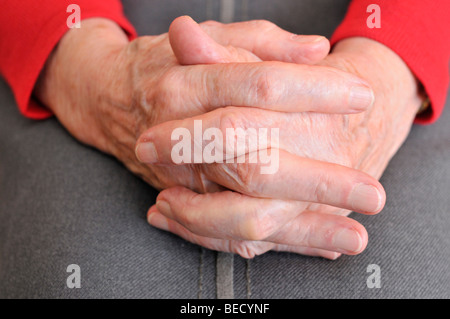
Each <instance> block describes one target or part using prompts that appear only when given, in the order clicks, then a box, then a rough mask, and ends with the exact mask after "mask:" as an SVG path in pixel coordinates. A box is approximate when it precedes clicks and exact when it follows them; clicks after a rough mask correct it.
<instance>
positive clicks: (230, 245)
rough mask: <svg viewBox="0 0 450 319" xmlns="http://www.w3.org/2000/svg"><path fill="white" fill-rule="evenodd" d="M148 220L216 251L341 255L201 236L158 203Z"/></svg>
mask: <svg viewBox="0 0 450 319" xmlns="http://www.w3.org/2000/svg"><path fill="white" fill-rule="evenodd" d="M147 220H148V222H149V224H150V225H152V226H153V227H156V228H158V229H161V230H164V231H169V232H171V233H173V234H175V235H177V236H180V237H181V238H183V239H185V240H187V241H189V242H191V243H193V244H197V245H200V246H203V247H205V248H208V249H212V250H216V251H223V252H228V253H235V254H239V255H240V256H241V257H243V258H253V257H255V256H256V255H261V254H263V253H265V252H267V251H269V250H274V251H278V252H291V253H295V254H300V255H305V256H312V257H323V258H326V259H331V260H336V259H337V258H339V257H340V256H341V254H340V253H337V252H331V251H326V250H323V249H317V248H310V247H296V246H289V245H274V244H272V243H268V242H255V241H239V240H225V239H217V238H209V237H203V236H199V235H196V234H194V233H192V232H191V231H189V230H188V229H187V228H186V227H184V226H182V225H181V224H180V223H178V222H176V221H174V220H172V219H170V218H167V217H165V216H164V215H162V214H161V213H160V212H159V211H158V210H157V208H156V205H154V206H152V207H151V208H150V210H149V211H148V215H147Z"/></svg>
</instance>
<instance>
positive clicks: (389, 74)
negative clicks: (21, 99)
mask: <svg viewBox="0 0 450 319" xmlns="http://www.w3.org/2000/svg"><path fill="white" fill-rule="evenodd" d="M185 23H186V21H185ZM90 24H92V29H90V26H91V25H90ZM262 27H264V28H267V30H266V31H267V32H266V34H270V32H278V33H277V34H276V35H274V40H271V41H272V46H271V50H270V51H271V52H267V50H265V49H264V48H266V47H267V46H266V45H265V44H266V43H258V41H257V40H255V43H250V44H249V40H248V39H247V40H246V41H240V40H241V39H239V37H238V39H236V36H235V35H236V32H235V31H236V30H235V29H236V28H243V29H244V30H245V32H241V33H239V34H240V37H243V38H244V40H245V34H246V32H247V33H248V34H254V33H255V32H256V31H258V32H260V31H261V28H262ZM204 28H205V30H206V31H207V32H208V34H210V35H211V36H212V37H213V38H214V39H215V40H216V41H218V42H219V43H221V44H224V45H228V46H226V47H223V49H219V48H218V47H211V50H210V51H208V50H205V51H204V52H202V51H200V53H202V54H195V55H193V54H191V55H189V52H188V51H189V50H184V51H183V50H181V49H182V48H183V45H182V44H181V45H179V48H177V47H176V43H175V46H174V43H172V47H174V50H172V47H171V45H170V43H169V37H168V35H167V34H166V35H161V36H157V37H141V38H138V39H137V40H134V41H133V42H131V43H128V42H127V39H126V37H125V36H124V34H123V33H122V31H121V30H120V29H118V28H117V26H115V25H114V24H113V23H111V22H109V21H105V20H102V19H90V20H86V21H84V22H83V28H82V29H81V30H83V32H87V33H84V34H82V35H81V34H75V33H74V32H72V31H70V32H68V34H67V35H66V36H65V37H64V38H63V39H62V40H61V42H60V44H59V46H58V48H57V50H56V51H55V52H54V53H53V55H52V58H51V59H50V60H49V63H48V64H47V66H46V68H45V70H44V72H43V73H42V76H41V79H40V81H39V83H38V85H37V88H36V95H37V96H38V97H39V98H40V100H41V101H42V102H43V103H44V104H46V105H47V106H49V108H51V109H52V110H53V111H54V113H55V114H56V116H57V117H58V119H59V120H60V121H61V122H62V124H63V125H64V126H65V127H66V128H67V129H68V130H69V131H70V132H71V133H72V134H73V135H74V136H75V137H76V138H77V139H79V140H80V141H82V142H84V143H86V144H88V145H92V146H94V147H96V148H98V149H100V150H102V151H104V152H107V153H109V154H112V155H114V156H115V157H117V158H118V159H119V160H120V161H122V162H123V163H124V164H125V165H126V166H127V167H128V168H129V169H130V170H131V171H133V172H134V173H135V174H137V175H139V176H141V177H142V178H143V179H145V180H146V181H147V182H149V183H150V184H151V185H153V186H155V187H156V188H158V189H166V190H165V191H163V192H162V193H161V194H160V196H159V198H158V204H157V206H153V207H152V208H151V209H150V211H149V222H150V223H151V224H152V225H154V226H156V227H159V228H162V229H165V230H170V231H172V232H174V233H176V234H178V235H180V236H182V237H184V238H185V239H187V240H190V241H192V242H195V243H198V244H200V245H203V246H205V247H208V248H212V249H217V250H223V251H232V252H236V253H239V254H240V255H242V256H244V257H253V256H254V255H256V254H261V253H263V252H265V251H268V250H271V249H274V250H284V251H293V252H297V253H303V254H309V255H317V256H323V257H326V258H331V259H334V258H337V257H338V256H339V254H340V253H346V254H357V253H360V252H361V251H362V250H364V248H365V245H366V244H367V233H366V231H365V229H364V228H363V226H362V225H360V224H359V223H357V222H356V221H354V220H352V219H349V218H347V217H342V216H339V215H346V214H348V212H349V209H354V210H358V211H359V212H362V213H378V212H379V211H380V210H381V208H382V206H383V204H384V191H383V189H382V187H381V185H379V184H378V182H377V181H376V180H375V179H374V178H373V177H375V178H378V177H380V176H381V174H382V172H383V170H384V169H385V167H386V165H387V163H388V161H389V159H390V158H391V157H392V156H393V154H394V153H395V152H396V151H397V149H398V148H399V147H400V145H401V144H402V142H403V140H404V139H405V137H406V136H407V133H408V131H409V129H410V126H411V123H412V120H413V118H414V115H415V112H416V110H417V108H418V105H419V104H420V100H419V97H418V94H417V84H416V82H415V79H414V77H413V76H412V74H411V73H410V71H409V70H408V68H407V67H406V65H404V63H403V62H402V61H401V60H400V58H398V57H397V56H396V55H395V54H394V53H393V52H391V51H390V50H389V49H387V48H385V47H384V46H382V45H380V44H378V43H375V42H373V41H370V40H367V39H349V40H345V41H343V42H341V43H340V44H338V45H337V46H336V47H335V49H334V52H333V54H331V55H330V56H328V57H327V58H325V60H323V61H321V62H320V64H322V65H323V66H326V68H324V67H318V66H312V67H306V66H301V68H302V69H298V70H300V71H301V72H306V75H307V76H303V77H298V81H300V83H303V84H302V85H300V86H296V87H294V89H291V90H290V91H289V92H290V93H292V92H293V93H292V94H290V95H289V96H288V97H289V99H288V100H283V97H284V96H287V95H286V94H283V95H274V94H273V91H272V90H273V87H274V85H273V84H276V83H278V79H271V80H269V81H267V74H273V73H277V72H284V73H281V74H279V75H280V79H283V78H286V77H287V76H288V75H290V76H292V77H293V78H295V76H296V75H298V74H299V73H300V71H296V72H295V73H292V72H291V69H290V68H291V66H292V67H293V66H294V64H290V65H284V64H283V65H281V62H267V64H265V65H264V66H261V67H262V68H256V67H255V68H248V67H247V68H245V67H242V64H234V63H233V62H254V63H258V61H260V60H261V59H264V60H280V61H285V62H294V63H314V62H317V61H320V60H322V58H324V57H325V55H326V53H325V54H323V52H327V50H328V47H327V45H328V44H327V43H325V42H323V41H322V42H320V41H319V42H315V43H314V44H312V45H311V44H307V45H304V44H301V45H300V46H299V45H298V44H295V45H296V47H294V44H292V43H291V42H289V43H290V44H289V45H292V46H293V48H289V45H286V43H287V42H288V41H286V39H285V38H283V36H284V37H286V36H287V35H286V34H285V33H280V32H281V31H279V30H277V31H273V30H275V28H274V26H273V25H271V24H268V23H265V22H258V25H256V26H255V25H252V24H247V25H239V24H236V25H233V26H231V27H230V26H222V25H220V24H216V23H209V24H207V25H206V26H204ZM233 28H234V29H233ZM86 29H88V30H86ZM176 34H177V33H176V32H175V37H173V41H175V42H176V41H177V39H176V38H177V37H176ZM280 34H281V35H283V36H280ZM98 39H103V41H98ZM277 39H278V40H277ZM171 40H172V39H171ZM239 41H240V42H239ZM277 41H279V42H277ZM235 42H239V43H235ZM230 45H231V46H230ZM237 46H242V48H237ZM207 47H208V46H207ZM180 48H181V49H180ZM185 49H186V48H185ZM245 49H249V51H247V50H245ZM177 50H181V51H178V52H177ZM173 51H175V52H177V55H175V54H174V53H173ZM250 51H252V52H250ZM299 51H301V52H302V54H301V55H299V54H297V53H296V52H299ZM183 52H184V53H186V56H183ZM286 52H291V53H290V54H286ZM196 53H199V52H198V51H197V52H196ZM189 56H190V57H191V58H189ZM192 56H195V57H196V58H192ZM196 59H197V60H196ZM179 60H181V61H182V62H184V63H182V64H185V66H182V65H180V63H179ZM199 63H203V65H193V64H199ZM212 63H219V64H212ZM204 64H208V65H204ZM187 65H191V66H187ZM255 65H256V64H255ZM74 66H76V67H74ZM258 67H259V65H258ZM298 68H300V65H298ZM313 68H314V69H313ZM255 70H256V71H255ZM261 70H262V71H261ZM279 70H284V71H279ZM306 70H307V71H306ZM338 70H345V71H348V72H349V73H344V72H340V71H338ZM351 73H353V74H355V75H357V76H358V77H361V78H363V79H365V80H366V81H367V82H369V84H370V86H371V87H372V88H373V90H374V92H375V98H376V99H375V104H373V105H371V104H372V103H371V101H369V103H366V104H367V105H366V106H363V107H359V108H356V109H355V105H354V104H353V105H348V104H349V103H348V92H349V90H350V89H351V87H353V86H354V85H359V86H368V85H367V83H366V82H364V81H361V80H359V78H358V77H356V76H355V77H354V76H351V75H350V74H351ZM252 76H253V77H252ZM261 78H263V79H265V80H264V81H260V79H261ZM305 78H307V79H308V80H309V81H306V80H305ZM323 78H326V79H331V80H329V81H330V82H332V83H334V82H333V81H335V83H336V85H335V86H331V87H332V88H335V90H334V91H333V90H332V89H330V86H329V85H327V83H328V84H329V83H330V82H327V81H324V82H321V80H320V79H323ZM333 79H334V80H333ZM211 80H212V81H211ZM239 81H241V82H239ZM228 82H229V83H230V84H228ZM292 82H293V81H290V83H292ZM198 83H200V85H199V84H198ZM236 83H237V84H236ZM261 83H263V84H262V86H261ZM294 83H297V82H296V81H295V82H294ZM203 84H204V85H203ZM211 84H212V86H211ZM271 84H272V85H271ZM233 85H235V86H233ZM246 85H247V86H246ZM228 86H229V87H228ZM218 88H219V90H218ZM239 88H244V89H245V90H244V89H242V92H240V91H239ZM261 88H263V89H262V90H261ZM252 90H254V91H252ZM275 91H276V90H275ZM249 92H250V93H249ZM252 92H254V94H252ZM261 92H263V93H262V94H261ZM306 93H308V94H306ZM327 93H328V95H327ZM311 96H312V97H311ZM296 101H302V103H299V104H300V105H299V106H298V107H297V105H296V103H295V102H296ZM229 105H237V106H232V107H229ZM240 105H245V106H249V107H241V106H240ZM280 107H286V108H288V109H281V110H282V111H286V112H277V111H279V110H280ZM367 107H368V108H369V109H368V110H367V111H366V112H363V113H361V114H355V113H358V112H360V111H364V110H365V109H367ZM304 111H309V112H304ZM311 111H317V112H320V113H313V112H311ZM205 112H208V113H206V114H205ZM330 113H331V114H330ZM333 113H348V114H352V115H345V114H333ZM194 116H199V117H200V118H202V119H205V122H208V118H210V119H213V120H212V121H210V123H211V125H213V124H214V123H217V121H219V122H218V123H224V122H225V123H227V124H226V125H225V126H232V127H243V128H245V127H246V126H248V127H259V126H261V127H281V128H283V129H282V130H281V131H280V149H281V154H282V156H283V154H284V157H283V158H284V159H282V164H283V163H286V165H281V166H280V167H287V168H286V169H285V170H284V171H282V172H280V173H281V174H290V175H289V176H284V175H278V176H277V175H274V176H271V177H268V179H266V180H261V179H260V178H261V177H260V176H258V175H257V174H250V175H249V174H248V173H246V172H248V171H249V170H250V171H254V168H253V169H252V168H250V169H249V165H247V164H245V163H244V164H242V165H240V164H239V165H237V164H231V165H225V164H211V165H206V164H204V165H183V166H175V165H171V164H170V163H154V164H151V165H147V164H145V163H140V162H139V161H138V160H137V158H136V156H135V153H134V149H135V144H136V141H137V139H138V137H139V136H140V135H141V134H142V133H144V132H145V131H146V130H147V129H149V128H150V131H149V132H146V133H145V134H144V135H143V136H144V137H141V142H142V141H145V140H146V139H151V138H153V137H156V136H158V134H159V135H161V136H160V138H159V139H158V141H161V143H162V144H161V145H159V148H158V145H157V151H158V155H159V154H160V153H163V152H164V151H163V150H162V149H161V147H163V146H164V145H163V144H164V143H166V146H165V148H166V149H170V147H171V145H170V140H168V139H167V134H168V132H170V129H171V128H172V126H171V125H173V124H174V122H167V121H173V120H180V119H185V120H184V122H181V124H184V125H186V126H188V125H187V124H188V123H189V121H190V118H192V117H194ZM221 119H222V121H220V120H221ZM224 119H225V120H224ZM214 121H216V122H214ZM158 124H160V125H159V126H158V127H155V125H158ZM179 124H180V123H179ZM164 125H166V127H164ZM219 127H220V128H223V126H220V125H219ZM152 128H153V129H154V130H153V131H151V130H152ZM156 128H158V130H156ZM152 134H153V137H152ZM164 141H167V142H164ZM138 145H139V144H138ZM308 159H309V160H308ZM317 160H319V161H323V162H317ZM325 162H327V163H336V164H340V165H342V166H336V165H332V164H327V163H325ZM302 167H305V168H310V169H311V171H312V172H314V173H316V174H310V175H311V176H308V177H307V179H305V178H304V177H302V176H300V177H298V178H297V179H296V178H293V179H292V180H293V181H291V178H290V177H292V175H295V174H294V173H295V168H298V170H300V169H301V168H302ZM346 167H348V168H346ZM289 168H290V169H289ZM350 168H357V169H360V170H362V171H364V172H366V173H368V174H369V175H370V176H373V177H370V176H369V175H366V174H363V173H361V172H359V171H356V170H353V169H350ZM293 169H294V171H293ZM314 170H316V171H314ZM308 171H310V170H309V169H308V170H306V169H305V172H308ZM306 175H308V174H306ZM314 177H315V178H314ZM276 178H278V181H277V180H276ZM271 179H273V180H271ZM330 181H336V183H331V182H330ZM337 181H339V183H337ZM361 183H363V184H365V185H371V186H372V187H374V188H375V189H376V192H377V193H378V196H377V198H376V199H373V196H369V195H367V202H372V205H369V206H370V207H368V206H367V207H366V205H365V204H364V203H358V205H355V203H354V202H352V200H350V199H351V198H350V197H351V196H350V194H351V193H352V191H353V190H354V185H357V184H361ZM271 184H273V185H275V186H276V187H274V189H271V188H270V187H269V188H267V187H262V186H261V185H271ZM177 185H181V186H184V187H185V188H182V187H179V186H178V187H174V186H177ZM299 187H304V189H302V190H304V191H302V192H300V193H301V194H296V193H295V192H292V191H291V192H288V190H289V189H291V190H292V189H293V190H296V189H299ZM226 188H229V189H232V190H234V191H235V192H230V191H224V189H226ZM189 189H190V190H189ZM330 189H333V190H334V191H332V192H330V191H329V190H330ZM192 190H194V191H196V192H198V193H204V192H211V191H220V192H216V193H213V194H205V195H200V194H197V193H194V192H192ZM286 193H287V194H286ZM329 193H331V195H330V194H329ZM258 197H261V198H258ZM271 198H272V199H271ZM374 201H375V204H376V205H374V204H373V202H374ZM165 203H168V204H169V205H170V207H169V208H167V205H165ZM330 205H332V206H330ZM356 206H357V207H356ZM224 208H226V209H224ZM342 208H345V209H346V210H342ZM346 231H351V232H352V234H349V233H348V232H346ZM337 234H344V236H340V237H339V236H337ZM355 234H356V237H359V238H357V239H355V238H354V237H352V236H354V235H355ZM343 241H345V243H343Z"/></svg>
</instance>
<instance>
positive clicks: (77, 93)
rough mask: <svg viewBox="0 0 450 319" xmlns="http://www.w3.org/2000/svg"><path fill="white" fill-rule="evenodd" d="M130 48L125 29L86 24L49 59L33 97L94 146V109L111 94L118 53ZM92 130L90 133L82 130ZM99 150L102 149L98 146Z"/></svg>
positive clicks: (69, 35) (109, 24) (89, 21)
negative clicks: (82, 127) (111, 81)
mask: <svg viewBox="0 0 450 319" xmlns="http://www.w3.org/2000/svg"><path fill="white" fill-rule="evenodd" d="M127 44H128V39H127V37H126V35H125V33H124V32H123V31H122V29H121V28H120V27H119V26H118V25H117V24H115V23H114V22H113V21H110V20H107V19H103V18H92V19H86V20H83V21H82V23H81V28H79V29H71V30H69V31H68V32H67V33H66V34H65V35H64V36H63V38H62V39H61V40H60V42H59V43H58V45H57V46H56V47H55V49H54V50H53V52H52V54H51V55H50V57H49V58H48V60H47V62H46V65H45V67H44V69H43V71H42V72H41V75H40V77H39V80H38V81H37V83H36V87H35V91H34V94H35V96H36V97H37V98H38V99H39V100H40V101H41V102H42V104H44V105H45V106H47V107H48V108H49V109H50V110H51V111H52V112H53V113H54V114H55V115H56V117H58V119H59V120H60V121H61V123H62V124H63V125H64V126H65V127H66V128H67V129H68V130H69V131H71V133H72V134H73V135H75V136H76V137H77V138H78V139H80V140H81V141H82V142H85V143H87V144H90V145H94V144H95V141H94V140H93V138H92V136H91V135H96V134H97V135H98V134H99V132H92V130H95V129H94V128H95V127H96V125H95V124H96V123H95V112H96V110H95V108H96V107H97V106H98V103H99V101H100V98H99V97H100V96H103V95H104V94H105V93H106V92H108V93H109V92H110V90H108V89H107V88H108V86H109V83H108V81H110V80H111V79H113V78H114V77H111V76H108V73H109V72H113V67H114V65H115V64H116V61H115V60H116V59H117V57H118V56H119V54H118V53H119V52H120V51H121V50H122V49H123V48H124V47H125V46H126V45H127ZM82 123H84V124H85V126H90V127H91V129H90V130H89V133H94V134H90V135H88V132H87V131H86V130H84V132H85V133H83V130H82V129H80V128H79V126H80V125H81V124H82ZM95 146H97V147H98V146H99V145H95Z"/></svg>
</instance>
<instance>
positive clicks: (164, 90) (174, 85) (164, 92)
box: [156, 68, 184, 98]
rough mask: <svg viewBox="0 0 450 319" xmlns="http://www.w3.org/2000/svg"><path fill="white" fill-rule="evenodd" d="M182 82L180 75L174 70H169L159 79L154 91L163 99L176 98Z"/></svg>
mask: <svg viewBox="0 0 450 319" xmlns="http://www.w3.org/2000/svg"><path fill="white" fill-rule="evenodd" d="M183 80H184V79H183V77H182V75H181V73H180V72H178V71H177V70H176V69H175V68H171V69H169V70H167V71H166V72H165V73H164V74H163V75H162V76H161V77H160V79H159V81H158V83H157V85H156V91H157V92H158V93H159V96H160V97H163V98H166V97H172V96H176V95H178V94H180V88H182V87H183V85H182V82H183Z"/></svg>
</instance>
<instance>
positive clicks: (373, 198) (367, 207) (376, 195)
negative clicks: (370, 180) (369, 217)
mask: <svg viewBox="0 0 450 319" xmlns="http://www.w3.org/2000/svg"><path fill="white" fill-rule="evenodd" d="M349 203H350V206H351V207H352V209H353V210H355V211H358V212H367V213H377V212H378V211H380V210H381V205H382V197H381V194H380V192H379V191H378V189H377V188H376V187H374V186H372V185H367V184H358V185H356V186H355V187H354V188H353V190H352V191H351V193H350V196H349Z"/></svg>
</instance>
